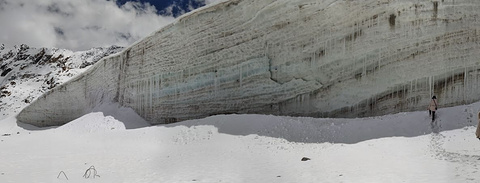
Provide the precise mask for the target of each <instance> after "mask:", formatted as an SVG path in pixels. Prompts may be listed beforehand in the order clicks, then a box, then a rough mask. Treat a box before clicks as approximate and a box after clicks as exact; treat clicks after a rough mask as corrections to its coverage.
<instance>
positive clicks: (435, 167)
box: [0, 103, 480, 183]
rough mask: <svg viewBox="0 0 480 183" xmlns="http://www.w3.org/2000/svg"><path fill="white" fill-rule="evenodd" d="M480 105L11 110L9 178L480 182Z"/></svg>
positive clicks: (4, 146)
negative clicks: (66, 113) (378, 112)
mask: <svg viewBox="0 0 480 183" xmlns="http://www.w3.org/2000/svg"><path fill="white" fill-rule="evenodd" d="M479 109H480V103H475V104H471V105H465V106H457V107H453V108H442V109H440V110H439V111H438V119H437V120H436V121H435V122H433V123H432V122H431V120H430V119H429V117H428V113H427V112H426V111H422V112H410V113H399V114H394V115H388V116H381V117H374V118H362V119H315V118H293V117H277V116H269V115H220V116H212V117H209V118H205V119H199V120H190V121H185V122H180V123H175V124H169V125H158V126H147V125H146V122H145V121H143V120H142V119H141V118H140V117H138V115H136V114H135V113H134V112H133V111H132V110H130V109H126V108H121V107H118V106H115V105H105V106H100V107H99V108H98V110H97V111H95V112H92V113H90V114H87V115H85V116H83V117H81V118H78V119H77V120H74V121H72V122H70V123H68V124H65V125H63V126H60V127H55V128H47V129H35V128H34V127H32V126H28V125H22V124H17V122H16V119H15V117H14V116H13V115H12V116H11V117H8V118H6V119H4V120H2V121H0V135H2V136H0V162H1V163H0V182H2V183H10V182H12V183H17V182H36V183H41V182H45V183H55V182H99V183H101V182H108V183H111V182H129V183H131V182H136V183H139V182H148V183H150V182H182V183H183V182H205V183H212V182H233V183H237V182H238V183H240V182H259V183H260V182H261V183H265V182H285V183H286V182H289V183H290V182H312V183H314V182H315V183H317V182H435V183H439V182H445V183H451V182H479V181H480V172H478V171H479V166H480V141H479V140H478V139H476V138H475V135H474V134H475V127H476V124H477V119H476V115H477V112H478V110H479ZM19 126H22V127H19ZM27 129H28V130H27ZM302 159H303V160H306V161H302ZM91 166H94V167H92V168H94V169H95V171H96V174H95V171H94V170H93V169H90V171H89V172H87V170H88V169H89V168H90V167H91ZM85 173H87V174H86V175H85ZM84 175H85V177H89V178H88V180H87V179H86V178H85V177H84ZM67 179H68V180H67Z"/></svg>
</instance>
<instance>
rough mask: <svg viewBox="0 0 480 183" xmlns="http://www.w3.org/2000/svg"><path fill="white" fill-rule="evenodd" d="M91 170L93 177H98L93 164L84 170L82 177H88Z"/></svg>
mask: <svg viewBox="0 0 480 183" xmlns="http://www.w3.org/2000/svg"><path fill="white" fill-rule="evenodd" d="M92 171H93V178H95V177H100V175H97V170H95V166H93V165H92V166H91V167H90V168H88V169H87V170H86V171H85V174H83V177H84V178H86V179H88V178H90V175H91V174H92Z"/></svg>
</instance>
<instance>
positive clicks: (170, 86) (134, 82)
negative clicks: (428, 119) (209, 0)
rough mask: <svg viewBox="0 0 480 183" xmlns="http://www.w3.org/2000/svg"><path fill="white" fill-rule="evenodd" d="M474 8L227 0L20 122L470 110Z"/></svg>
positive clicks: (477, 29)
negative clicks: (104, 114) (99, 113)
mask: <svg viewBox="0 0 480 183" xmlns="http://www.w3.org/2000/svg"><path fill="white" fill-rule="evenodd" d="M479 5H480V3H479V2H478V1H472V0H456V1H452V0H445V1H441V2H440V1H433V2H431V1H415V0H406V1H404V0H402V1H400V0H396V1H395V0H393V1H392V0H388V1H387V0H381V1H378V0H367V1H347V0H343V1H338V0H335V1H333V0H329V1H322V2H319V1H315V0H299V1H290V0H230V1H227V2H223V3H220V4H217V5H215V6H212V7H208V8H203V9H201V10H199V11H195V12H192V13H189V14H188V15H186V16H182V17H180V18H179V19H177V21H176V22H175V23H174V24H171V25H169V26H166V27H164V28H162V29H161V30H159V31H157V32H155V33H154V34H152V35H151V36H149V37H147V38H145V39H143V40H142V41H139V42H137V43H136V44H134V45H133V46H131V47H129V48H127V49H125V50H124V51H123V52H122V53H120V54H118V55H116V56H113V57H109V58H108V59H104V60H102V61H100V62H99V63H97V64H96V65H95V66H94V67H92V69H90V70H89V71H87V72H86V73H85V74H83V75H82V76H81V77H78V78H76V79H74V80H72V81H71V82H68V84H65V85H62V86H60V87H59V88H57V89H54V90H53V91H52V92H49V93H48V94H47V95H45V96H44V97H41V98H40V99H39V100H37V101H36V102H34V103H32V105H30V106H29V107H27V108H26V109H25V110H24V111H23V112H22V113H20V115H19V116H18V119H19V120H21V121H23V122H26V123H31V124H34V125H38V126H49V125H60V124H64V123H66V122H68V121H71V120H73V119H75V118H77V117H79V116H82V115H84V114H86V113H87V112H88V111H91V109H92V108H93V107H95V106H97V105H99V104H101V103H104V102H111V101H114V102H119V103H120V104H121V105H123V106H125V107H130V108H132V109H134V110H135V111H136V112H137V113H138V114H139V115H141V116H142V117H143V118H145V119H146V120H147V121H149V122H151V123H153V124H156V123H169V122H176V121H181V120H186V119H192V118H202V117H205V116H209V115H214V114H224V113H259V114H275V115H292V116H313V117H362V116H374V115H381V114H387V113H395V112H399V111H413V110H425V109H426V105H427V104H428V102H429V99H430V98H431V96H432V95H437V97H438V98H439V100H438V101H439V103H440V105H441V106H442V107H443V106H453V105H459V104H465V103H471V102H474V101H478V100H479V99H480V90H479V86H480V85H478V82H479V78H480V74H479V68H478V67H479V65H480V62H479V58H480V52H478V51H476V50H478V46H479V43H480V21H479V19H478V17H479V11H477V9H478V7H479ZM60 101H61V102H60ZM45 106H54V108H53V109H52V108H46V107H45Z"/></svg>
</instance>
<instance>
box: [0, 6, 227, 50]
mask: <svg viewBox="0 0 480 183" xmlns="http://www.w3.org/2000/svg"><path fill="white" fill-rule="evenodd" d="M218 1H224V0H136V1H128V0H0V25H1V28H0V45H1V44H5V46H6V47H12V46H13V45H20V44H27V45H29V46H31V47H36V48H41V47H47V48H51V47H56V48H66V49H70V50H74V51H80V50H87V49H90V48H92V47H101V46H111V45H118V46H129V45H131V44H132V43H134V42H135V41H137V40H139V39H142V38H143V37H145V36H148V35H149V34H151V33H152V32H154V31H156V30H158V29H160V28H161V27H163V26H165V25H167V24H169V23H171V22H173V21H174V19H175V17H177V16H179V15H181V14H184V13H186V12H188V11H191V10H194V9H196V8H198V7H200V6H203V5H205V4H207V5H208V4H211V3H215V2H218Z"/></svg>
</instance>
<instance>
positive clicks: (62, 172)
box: [57, 171, 68, 180]
mask: <svg viewBox="0 0 480 183" xmlns="http://www.w3.org/2000/svg"><path fill="white" fill-rule="evenodd" d="M62 173H63V176H65V178H66V179H67V180H68V177H67V174H65V172H64V171H60V173H58V176H57V179H58V178H60V174H62Z"/></svg>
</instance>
